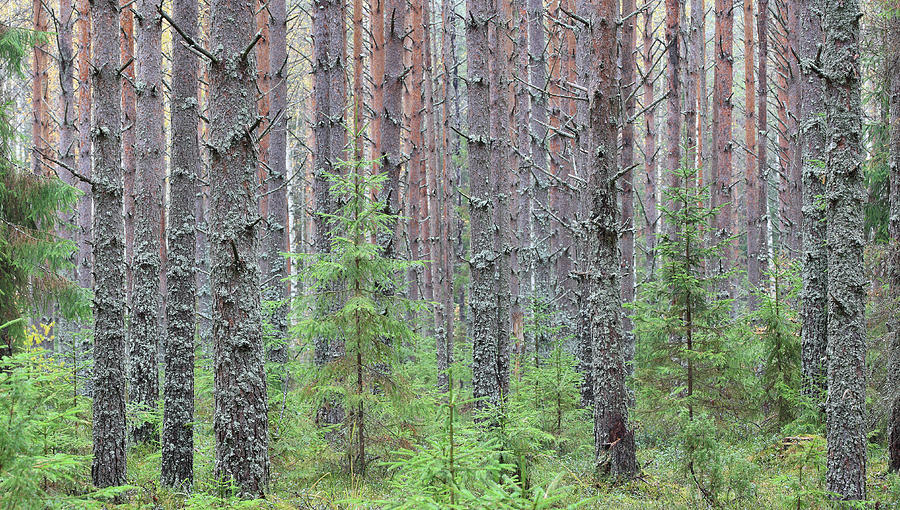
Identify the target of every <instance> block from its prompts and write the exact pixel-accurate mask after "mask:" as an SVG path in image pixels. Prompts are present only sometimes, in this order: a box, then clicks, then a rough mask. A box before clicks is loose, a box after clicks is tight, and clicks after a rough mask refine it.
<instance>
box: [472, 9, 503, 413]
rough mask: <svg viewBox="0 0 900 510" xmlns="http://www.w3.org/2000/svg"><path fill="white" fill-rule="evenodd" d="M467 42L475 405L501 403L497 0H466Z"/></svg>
mask: <svg viewBox="0 0 900 510" xmlns="http://www.w3.org/2000/svg"><path fill="white" fill-rule="evenodd" d="M466 11H467V12H466V21H465V23H466V42H467V51H468V66H467V67H468V92H469V111H468V120H469V133H468V136H469V179H470V191H471V197H470V203H469V207H470V215H471V221H470V225H471V249H472V255H471V259H470V265H471V271H472V280H471V283H470V286H469V304H470V306H471V309H472V316H471V323H472V393H473V396H474V397H475V398H476V399H478V400H477V401H476V408H478V409H485V408H489V407H491V406H499V405H500V403H501V398H502V396H501V393H500V387H501V384H500V379H501V377H502V375H501V373H500V353H499V352H498V349H497V342H496V338H497V337H496V333H497V332H496V327H497V316H498V299H497V295H496V293H495V278H496V274H497V273H498V272H499V265H500V260H499V259H500V258H501V256H502V255H501V254H499V253H497V252H496V251H495V245H494V234H493V232H494V205H495V202H496V197H494V196H492V194H493V188H492V186H491V184H492V182H491V170H492V169H491V168H490V163H491V160H490V142H491V138H490V135H491V132H490V127H491V125H490V109H491V106H490V88H491V82H490V74H489V72H490V68H489V61H488V58H489V57H488V56H489V52H490V47H489V43H488V24H489V23H490V20H491V18H493V17H496V16H497V15H498V12H497V5H496V3H495V2H494V1H493V0H467V1H466Z"/></svg>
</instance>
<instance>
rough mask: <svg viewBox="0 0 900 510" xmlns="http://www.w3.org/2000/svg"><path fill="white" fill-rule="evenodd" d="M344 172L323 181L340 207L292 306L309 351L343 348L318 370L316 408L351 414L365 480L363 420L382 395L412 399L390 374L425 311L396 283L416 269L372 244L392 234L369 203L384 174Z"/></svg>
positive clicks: (381, 208) (384, 216)
mask: <svg viewBox="0 0 900 510" xmlns="http://www.w3.org/2000/svg"><path fill="white" fill-rule="evenodd" d="M342 166H343V170H344V174H332V175H328V178H329V180H330V181H331V183H332V185H331V188H330V191H331V193H332V194H333V195H334V196H336V197H337V199H338V201H339V203H340V204H341V207H340V209H339V210H338V211H337V212H336V213H335V214H325V215H324V216H325V220H326V221H327V223H328V226H329V228H330V229H331V230H332V232H333V233H334V234H333V238H332V241H331V249H330V251H329V252H327V253H320V254H316V255H303V256H301V257H302V258H303V259H306V260H307V261H308V262H309V263H308V265H306V267H305V268H304V270H303V271H302V272H301V274H300V276H299V277H298V278H299V279H300V280H302V281H303V282H304V284H305V285H306V286H307V288H308V292H307V294H306V298H305V299H302V300H300V302H299V303H298V304H297V305H298V306H296V307H295V315H296V316H297V318H298V322H297V325H296V326H295V328H294V334H295V335H296V336H297V337H298V338H299V339H300V341H301V343H302V344H303V345H305V346H307V348H308V347H309V346H313V347H314V346H315V343H316V342H328V343H330V344H335V343H340V344H342V345H343V352H344V354H343V355H341V356H338V357H336V358H335V359H331V360H329V361H328V362H327V363H324V364H323V365H322V366H321V367H320V370H319V377H318V380H317V381H316V383H315V387H316V390H317V393H318V398H319V400H320V402H321V403H324V402H325V401H326V400H328V399H332V398H334V396H335V395H339V396H340V400H341V401H342V402H343V406H344V409H346V410H348V411H349V412H348V413H347V418H348V423H347V424H346V425H347V429H348V430H350V435H351V443H353V445H352V448H353V449H354V450H355V451H353V452H352V453H351V454H350V455H348V459H349V463H350V468H351V471H354V470H358V472H359V473H364V472H365V463H366V456H365V429H364V420H363V416H364V415H365V414H367V413H368V412H369V410H371V409H373V408H375V407H377V406H376V403H378V402H379V401H383V400H384V396H388V397H393V398H408V397H409V395H403V394H402V390H403V389H404V387H405V384H404V383H403V381H401V380H400V376H399V375H398V374H397V373H396V372H395V371H393V370H392V369H391V367H393V366H396V365H399V364H400V362H401V359H402V356H401V352H402V351H403V349H404V348H405V346H408V345H412V344H414V343H416V342H417V335H416V333H415V331H414V330H413V329H412V328H411V326H410V324H409V323H408V321H407V320H406V317H408V316H410V315H414V314H415V313H416V312H418V311H420V310H423V309H424V307H423V305H421V304H420V303H418V302H415V301H411V300H409V299H407V298H406V297H404V295H403V292H402V291H403V288H402V284H400V283H399V282H402V281H403V279H402V275H404V274H406V271H408V270H409V269H410V268H411V267H413V266H416V265H421V264H420V263H418V262H408V261H403V260H399V259H393V258H388V257H386V256H384V254H383V249H382V247H381V246H380V245H378V244H377V243H376V242H375V241H374V240H375V239H379V238H381V237H382V236H383V234H386V233H387V234H389V233H390V232H392V231H393V229H394V228H395V225H396V223H397V219H398V218H397V217H396V216H394V215H391V214H388V213H387V212H385V210H386V207H385V205H384V204H382V203H380V202H379V201H377V200H375V199H373V198H372V197H376V196H378V195H379V193H378V192H379V190H380V189H381V186H382V185H383V183H384V182H385V181H386V179H387V176H386V174H378V175H369V174H368V173H367V170H368V169H369V168H371V162H368V161H348V162H345V163H343V165H342ZM307 310H313V313H312V314H308V313H306V311H307ZM356 466H358V467H356Z"/></svg>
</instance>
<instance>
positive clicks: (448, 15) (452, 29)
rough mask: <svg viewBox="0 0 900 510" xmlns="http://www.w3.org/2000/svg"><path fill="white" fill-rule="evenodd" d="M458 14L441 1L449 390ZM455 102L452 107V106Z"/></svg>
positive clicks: (443, 328)
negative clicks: (454, 43) (454, 107)
mask: <svg viewBox="0 0 900 510" xmlns="http://www.w3.org/2000/svg"><path fill="white" fill-rule="evenodd" d="M455 18H456V15H455V12H454V10H453V0H442V2H441V24H442V26H443V31H442V37H441V62H442V63H443V66H444V68H443V76H442V78H441V81H442V88H443V97H444V100H443V103H442V107H441V110H442V112H443V133H442V140H441V144H442V149H443V150H442V152H443V155H444V157H443V158H442V160H441V162H442V166H441V183H442V187H441V225H442V235H441V236H440V242H441V268H442V271H441V275H440V276H441V304H440V309H441V313H442V315H443V323H438V327H437V330H436V332H435V339H436V341H437V369H438V377H437V381H438V388H439V389H440V390H441V391H447V390H448V389H449V388H448V384H449V376H448V373H447V370H448V368H449V367H450V365H451V364H452V363H453V324H454V316H455V313H454V306H453V276H454V272H453V261H454V260H455V259H456V250H455V249H454V248H455V245H454V243H453V242H451V239H457V238H458V236H460V235H461V232H460V231H459V229H458V228H457V221H456V217H455V214H454V211H455V210H456V208H455V207H454V205H455V202H454V200H453V197H454V195H455V194H456V186H457V185H458V182H457V181H456V179H455V177H456V172H457V170H456V157H457V155H458V148H459V138H458V136H457V135H456V132H454V131H453V130H454V129H456V130H457V131H458V130H459V124H458V119H457V117H456V116H455V115H454V109H453V107H452V106H453V104H457V103H458V100H459V94H458V92H457V90H456V88H455V85H454V81H453V77H454V74H455V62H456V56H455V51H456V50H455V48H454V46H453V38H454V37H455V34H456V21H455ZM451 103H453V104H451Z"/></svg>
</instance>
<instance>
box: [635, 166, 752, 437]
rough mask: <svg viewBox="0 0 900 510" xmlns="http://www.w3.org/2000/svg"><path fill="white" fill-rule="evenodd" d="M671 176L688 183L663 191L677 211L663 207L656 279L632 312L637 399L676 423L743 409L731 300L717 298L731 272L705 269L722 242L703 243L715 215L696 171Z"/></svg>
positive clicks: (717, 254) (714, 260)
mask: <svg viewBox="0 0 900 510" xmlns="http://www.w3.org/2000/svg"><path fill="white" fill-rule="evenodd" d="M676 175H677V176H678V178H679V179H680V180H681V182H683V183H686V184H683V185H682V186H680V187H675V188H668V189H666V190H665V195H666V197H667V198H668V200H669V201H671V203H674V204H675V207H673V208H669V207H662V212H663V216H664V218H665V219H666V223H667V224H668V225H672V230H673V231H672V232H670V233H667V234H664V235H662V236H660V242H659V245H658V247H657V253H658V257H659V258H660V259H661V267H660V270H659V278H658V279H657V280H656V281H653V282H650V283H648V284H647V285H644V286H643V287H642V289H641V293H640V295H639V297H638V299H637V300H636V301H635V304H634V307H633V309H634V333H635V335H637V338H638V342H637V345H638V349H637V353H636V363H635V366H636V371H635V379H636V381H637V382H638V386H637V387H638V392H639V397H638V401H639V402H645V403H646V406H648V407H650V408H653V409H657V410H658V411H659V412H661V413H663V415H664V418H663V420H666V419H667V418H669V417H671V418H675V421H673V422H671V423H677V422H678V421H679V420H678V417H679V416H681V412H680V410H681V409H688V410H694V409H709V410H713V409H723V408H729V407H731V408H738V406H740V405H742V404H741V403H740V401H739V400H737V397H739V396H741V390H740V388H736V387H735V386H736V384H735V382H736V380H740V377H738V376H737V372H738V371H739V370H740V369H741V366H740V364H736V362H737V361H739V358H738V359H736V357H735V356H734V351H733V350H732V349H731V348H730V347H734V346H729V345H727V344H728V340H729V338H728V334H727V333H728V332H729V328H730V327H731V319H730V316H729V313H730V308H731V301H730V300H729V299H723V298H720V297H718V289H719V288H721V286H723V285H724V282H727V281H728V278H729V277H730V276H731V274H732V273H731V272H729V271H724V272H716V271H709V270H707V268H711V267H712V266H713V264H714V263H717V262H718V261H719V260H721V258H722V255H723V246H724V243H725V242H726V240H719V241H718V242H713V243H709V242H707V240H708V239H709V238H710V237H711V236H712V229H711V227H710V224H711V221H712V219H713V217H714V215H715V214H716V210H714V209H710V208H708V207H706V206H705V205H704V204H706V203H707V201H708V198H709V194H708V188H706V187H704V188H698V187H697V186H695V185H693V184H691V183H693V182H695V181H696V170H695V169H693V168H682V169H680V170H678V171H676ZM726 262H727V261H726ZM689 414H690V413H689Z"/></svg>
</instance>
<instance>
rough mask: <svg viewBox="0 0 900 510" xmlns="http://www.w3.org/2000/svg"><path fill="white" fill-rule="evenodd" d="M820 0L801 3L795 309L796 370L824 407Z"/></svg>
mask: <svg viewBox="0 0 900 510" xmlns="http://www.w3.org/2000/svg"><path fill="white" fill-rule="evenodd" d="M822 7H823V3H822V2H821V0H803V1H802V2H801V3H800V9H801V12H800V19H801V22H800V30H801V33H800V58H801V66H800V69H801V72H802V73H803V74H802V78H803V79H802V87H803V90H802V92H801V97H802V104H801V105H800V130H801V133H802V139H803V147H802V153H803V172H802V173H803V223H802V232H801V237H802V244H803V259H802V262H803V266H802V274H801V279H802V289H801V299H800V300H801V303H802V304H801V309H800V330H801V360H802V363H801V367H802V371H803V378H804V383H803V384H804V389H805V392H806V394H807V395H808V396H810V397H812V398H814V399H816V401H817V402H819V403H820V405H822V404H824V400H825V395H826V389H827V384H826V382H827V377H826V370H827V368H826V358H825V350H826V346H827V344H828V314H827V313H823V311H824V310H827V309H828V308H827V306H828V253H827V248H826V244H825V230H826V228H825V225H826V223H825V207H824V203H823V197H824V196H825V122H824V119H823V118H822V115H821V108H822V104H823V102H824V90H823V88H822V87H823V85H822V79H821V77H820V76H819V74H818V73H817V72H816V70H815V69H814V68H813V67H818V66H819V63H818V62H817V55H818V52H819V48H820V46H821V43H822V18H821V11H822Z"/></svg>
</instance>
